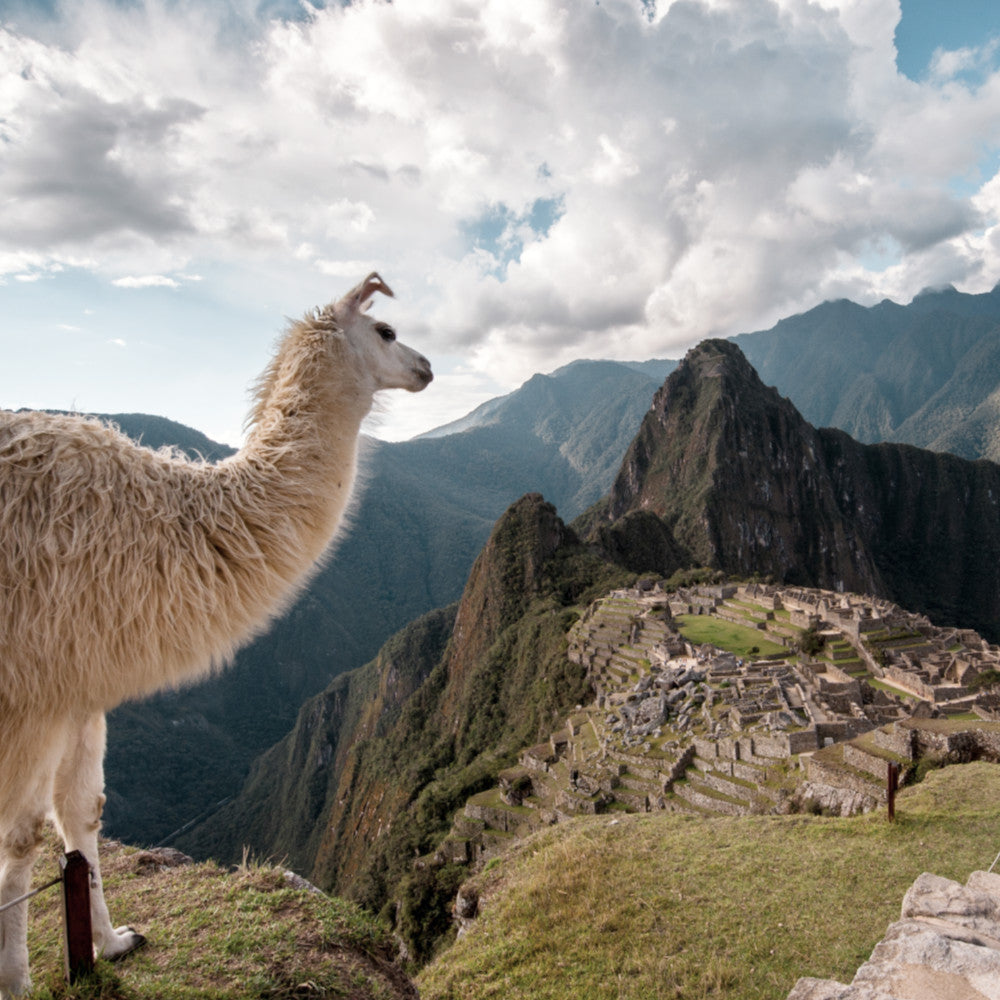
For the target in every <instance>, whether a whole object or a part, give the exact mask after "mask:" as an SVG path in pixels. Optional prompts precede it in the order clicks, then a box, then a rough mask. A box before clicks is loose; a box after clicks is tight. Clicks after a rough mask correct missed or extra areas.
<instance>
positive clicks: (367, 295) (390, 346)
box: [327, 271, 434, 392]
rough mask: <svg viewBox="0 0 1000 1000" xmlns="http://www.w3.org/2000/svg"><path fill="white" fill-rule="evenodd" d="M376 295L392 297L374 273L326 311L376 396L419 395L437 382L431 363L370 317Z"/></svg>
mask: <svg viewBox="0 0 1000 1000" xmlns="http://www.w3.org/2000/svg"><path fill="white" fill-rule="evenodd" d="M375 292H382V294H383V295H389V296H391V295H392V289H391V288H390V287H389V286H388V285H387V284H386V283H385V282H384V281H383V280H382V279H381V278H380V277H379V276H378V274H376V273H375V272H374V271H373V272H372V273H371V274H369V275H368V277H367V278H365V280H364V281H362V282H361V283H360V284H359V285H357V286H356V287H355V288H352V289H351V290H350V291H349V292H348V293H347V294H346V295H345V296H344V297H343V298H342V299H341V300H340V301H339V302H335V303H332V304H331V305H329V306H328V307H327V311H329V313H330V314H331V316H332V318H333V319H334V321H335V323H336V325H337V327H338V337H339V338H340V339H341V341H342V343H343V345H344V347H345V349H346V351H347V353H348V355H349V356H350V357H351V359H352V360H353V361H354V363H355V365H356V366H357V370H358V371H359V373H363V374H364V375H365V377H366V378H367V379H368V380H370V386H371V389H372V391H373V392H375V391H378V390H379V389H407V390H409V391H410V392H420V390H421V389H424V388H426V387H427V385H428V384H429V383H430V381H431V379H433V378H434V375H433V374H432V372H431V365H430V362H429V361H428V360H427V359H426V358H425V357H424V356H423V355H422V354H418V353H417V352H416V351H414V350H413V349H412V348H409V347H407V346H406V345H405V344H401V343H400V342H399V341H398V340H397V339H396V331H395V330H394V329H393V328H392V327H391V326H390V325H389V324H388V323H382V322H380V321H379V320H376V319H373V318H372V317H371V316H369V315H368V312H367V310H368V307H369V305H371V299H372V296H373V295H374V294H375Z"/></svg>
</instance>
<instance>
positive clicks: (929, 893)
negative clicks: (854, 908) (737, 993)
mask: <svg viewBox="0 0 1000 1000" xmlns="http://www.w3.org/2000/svg"><path fill="white" fill-rule="evenodd" d="M788 1000H1000V875H997V874H994V873H992V872H981V871H980V872H973V873H972V874H971V875H970V876H969V879H968V881H967V882H966V884H965V885H964V886H963V885H962V884H961V883H959V882H953V881H952V880H951V879H946V878H941V877H940V876H937V875H931V874H928V873H926V872H925V873H924V874H923V875H921V876H920V877H919V878H918V879H917V880H916V881H915V882H914V883H913V885H912V886H911V887H910V890H909V891H908V892H907V894H906V896H905V897H904V898H903V907H902V913H901V917H900V919H899V920H897V921H896V922H895V923H894V924H890V925H889V928H888V930H887V931H886V933H885V937H884V938H882V940H881V941H880V942H879V943H878V944H877V945H876V946H875V950H874V951H873V952H872V954H871V958H869V959H868V961H867V962H865V963H864V965H862V966H861V968H860V969H858V971H857V974H856V975H855V977H854V979H853V980H852V981H851V983H850V984H845V983H839V982H836V981H834V980H832V979H812V978H806V979H800V980H799V981H798V982H797V983H796V984H795V987H794V988H793V989H792V992H791V993H789V995H788Z"/></svg>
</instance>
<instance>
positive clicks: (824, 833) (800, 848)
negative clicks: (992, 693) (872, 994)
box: [419, 763, 1000, 1000]
mask: <svg viewBox="0 0 1000 1000" xmlns="http://www.w3.org/2000/svg"><path fill="white" fill-rule="evenodd" d="M998 818H1000V768H998V767H996V766H995V765H990V764H984V763H976V764H967V765H960V766H956V767H951V768H947V769H944V770H941V771H936V772H934V773H932V774H930V775H929V776H928V778H927V779H926V781H925V782H924V783H923V784H921V785H918V786H916V787H914V788H910V789H906V790H904V791H903V792H902V793H901V794H900V796H899V798H898V799H897V822H896V823H894V824H889V823H887V822H886V820H885V817H884V814H881V813H880V814H870V815H867V816H861V817H856V818H853V819H839V818H822V817H812V816H810V817H805V816H756V817H754V816H751V817H742V818H723V817H720V818H712V819H699V818H694V817H687V816H683V815H671V814H654V815H649V814H646V815H629V816H624V815H616V816H614V817H609V816H598V817H588V818H586V819H579V820H574V821H573V822H572V823H569V824H565V825H559V826H557V827H555V828H553V829H551V830H548V831H545V832H543V833H541V834H538V835H536V836H535V837H534V838H533V839H531V840H530V841H528V842H527V843H526V844H525V845H524V846H523V847H522V848H521V849H519V850H516V851H515V852H513V853H512V854H511V855H509V856H508V857H505V858H503V859H501V861H500V862H499V863H497V864H494V865H493V866H492V867H491V868H490V870H489V871H488V872H487V873H485V874H484V875H483V876H481V877H480V879H479V881H480V883H481V885H480V889H481V894H482V897H483V899H484V903H483V905H482V914H481V916H480V917H479V918H478V919H477V921H476V924H475V925H474V927H473V929H472V930H471V931H470V932H469V933H468V934H467V935H465V936H464V937H463V938H461V939H460V940H459V941H458V942H457V943H456V944H455V945H454V946H453V947H452V948H451V949H449V950H448V951H446V952H444V953H443V954H442V955H441V956H439V958H438V959H437V960H436V961H435V962H434V963H432V964H431V965H430V966H429V967H428V968H427V969H425V970H424V972H423V973H422V974H421V975H420V977H419V984H420V987H421V996H422V997H423V998H424V1000H460V998H461V1000H480V998H486V997H504V998H509V1000H529V998H530V1000H579V998H581V997H586V998H587V1000H619V998H634V1000H640V998H642V1000H662V998H671V1000H678V998H683V1000H700V998H716V1000H717V998H720V997H724V998H731V1000H783V998H784V997H786V996H787V995H788V992H789V991H790V989H791V988H792V986H793V985H794V983H795V981H796V980H797V979H798V978H799V977H800V976H807V975H811V976H817V977H820V978H833V979H839V980H840V981H841V982H850V980H851V979H852V978H853V976H854V972H855V971H856V969H857V967H858V965H860V964H861V962H863V961H864V960H865V959H866V958H867V957H868V955H869V954H870V952H871V950H872V948H873V947H874V945H875V943H876V942H877V941H878V940H879V939H880V938H881V937H882V935H883V933H884V932H885V929H886V927H887V925H888V924H889V923H891V922H892V921H893V920H895V919H897V918H898V916H899V907H900V903H901V901H902V898H903V895H904V893H905V892H906V890H907V889H908V888H909V886H910V885H911V884H912V882H913V880H914V879H915V878H916V877H917V876H918V875H919V874H920V873H921V872H923V871H931V872H934V873H935V874H938V875H942V876H945V877H949V878H954V879H957V880H959V881H963V882H964V881H965V879H966V878H967V876H968V875H969V873H970V872H971V871H973V870H975V869H977V868H979V869H984V868H988V867H989V864H990V862H991V861H992V859H993V857H994V855H995V854H996V852H997V850H998V849H1000V824H998Z"/></svg>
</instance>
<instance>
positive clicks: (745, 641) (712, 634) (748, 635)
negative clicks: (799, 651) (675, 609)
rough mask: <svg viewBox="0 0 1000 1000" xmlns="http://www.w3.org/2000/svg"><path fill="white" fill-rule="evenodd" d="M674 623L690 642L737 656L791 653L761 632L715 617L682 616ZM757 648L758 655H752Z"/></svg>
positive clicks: (754, 654)
mask: <svg viewBox="0 0 1000 1000" xmlns="http://www.w3.org/2000/svg"><path fill="white" fill-rule="evenodd" d="M674 621H675V623H676V625H677V629H678V631H679V632H680V633H681V635H682V636H684V638H685V639H687V640H688V642H693V643H696V644H700V643H703V642H707V643H711V644H712V645H713V646H718V647H719V649H724V650H727V651H728V652H730V653H734V654H735V655H736V656H742V657H744V658H746V657H750V656H757V655H759V656H773V655H777V654H780V653H787V652H788V650H787V649H786V648H785V647H784V646H781V645H779V644H778V643H776V642H772V641H771V640H770V639H766V638H765V637H764V634H763V632H761V630H760V629H756V628H750V627H748V626H746V625H737V624H736V623H734V622H729V621H725V620H723V619H722V618H717V617H716V616H715V615H679V616H678V617H677V618H675V619H674ZM754 647H756V648H757V652H756V653H753V654H751V652H750V650H751V649H753V648H754Z"/></svg>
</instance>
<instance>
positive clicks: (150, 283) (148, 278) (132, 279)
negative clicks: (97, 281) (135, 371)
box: [111, 274, 180, 288]
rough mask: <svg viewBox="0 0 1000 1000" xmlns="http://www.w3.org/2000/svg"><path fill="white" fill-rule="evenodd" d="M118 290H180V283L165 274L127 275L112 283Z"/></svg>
mask: <svg viewBox="0 0 1000 1000" xmlns="http://www.w3.org/2000/svg"><path fill="white" fill-rule="evenodd" d="M111 284H112V285H114V286H115V287H116V288H180V282H179V281H175V280H174V279H173V278H168V277H167V276H166V275H164V274H142V275H127V276H126V277H124V278H115V280H114V281H112V282H111Z"/></svg>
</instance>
